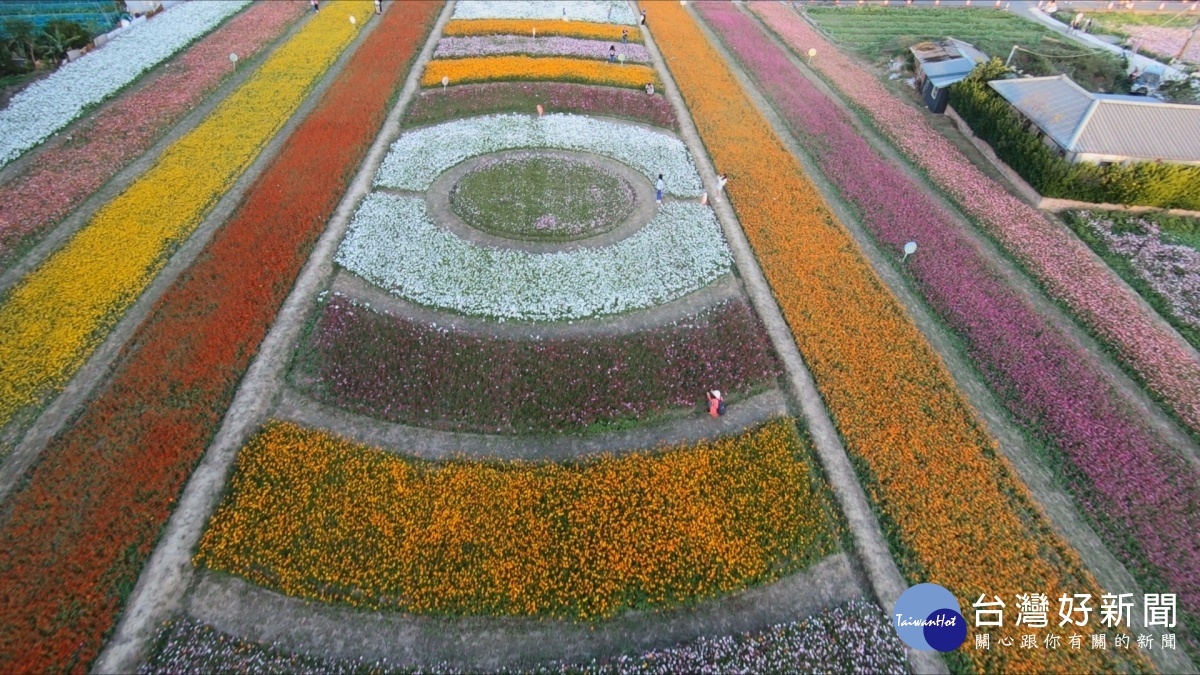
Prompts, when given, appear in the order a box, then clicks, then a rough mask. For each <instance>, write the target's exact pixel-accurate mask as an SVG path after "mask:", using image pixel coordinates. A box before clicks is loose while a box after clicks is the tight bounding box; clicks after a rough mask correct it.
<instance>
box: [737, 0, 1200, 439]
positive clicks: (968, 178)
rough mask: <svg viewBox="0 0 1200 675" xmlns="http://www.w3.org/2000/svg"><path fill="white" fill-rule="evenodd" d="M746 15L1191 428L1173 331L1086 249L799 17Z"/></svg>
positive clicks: (1197, 394)
mask: <svg viewBox="0 0 1200 675" xmlns="http://www.w3.org/2000/svg"><path fill="white" fill-rule="evenodd" d="M751 7H753V9H754V11H755V12H756V13H758V15H759V16H761V17H762V19H763V20H764V21H765V22H766V24H767V25H768V26H770V27H771V29H772V30H774V31H775V32H776V33H777V34H778V35H780V36H781V37H782V38H783V39H784V41H786V42H787V43H788V44H790V45H791V46H792V47H793V48H795V49H797V50H798V51H800V52H802V53H804V52H807V51H808V49H809V48H816V50H817V52H818V54H820V58H816V59H813V60H812V66H813V67H814V68H816V69H818V70H819V71H820V72H821V73H822V74H823V75H824V76H825V77H827V78H828V79H829V80H830V81H831V82H832V83H833V84H834V85H835V86H836V87H837V88H838V89H839V90H841V92H842V93H843V94H844V95H845V96H846V97H847V98H848V99H849V100H850V101H851V102H852V103H853V104H854V105H856V106H858V107H859V108H860V109H861V110H863V111H864V112H866V113H867V114H868V115H869V116H870V117H871V119H873V120H874V121H875V124H876V126H877V127H878V128H879V129H880V130H881V131H882V132H883V133H884V134H886V135H887V136H888V137H889V138H890V139H891V140H892V141H893V142H894V143H895V144H896V146H897V147H898V148H899V149H900V150H901V151H902V152H903V153H904V154H905V155H907V156H908V157H909V158H910V159H911V160H912V161H914V162H916V164H917V165H918V166H920V167H921V168H922V169H924V170H925V172H926V173H928V175H929V177H930V178H931V179H932V180H933V181H934V182H935V183H936V184H937V185H938V186H939V187H941V188H942V189H943V190H945V191H946V192H947V193H949V195H950V196H951V197H952V198H954V200H955V201H957V202H958V205H959V206H960V207H961V208H962V209H963V210H964V211H966V212H967V213H968V214H970V215H971V216H972V217H974V218H975V219H977V220H978V221H979V223H980V224H982V225H983V226H984V227H986V228H987V230H988V231H989V232H990V233H991V234H992V235H993V236H994V237H996V239H997V240H998V241H999V242H1000V243H1001V244H1002V245H1003V246H1004V247H1005V248H1006V249H1007V250H1008V251H1009V252H1010V253H1011V254H1012V255H1014V256H1016V257H1017V258H1018V259H1019V260H1021V262H1023V263H1024V264H1025V265H1026V267H1027V268H1028V269H1029V270H1030V271H1031V272H1032V273H1033V274H1034V275H1035V276H1036V277H1037V278H1038V279H1039V280H1040V281H1041V282H1042V283H1043V284H1044V285H1045V287H1046V289H1047V290H1048V291H1049V292H1050V293H1051V294H1052V295H1053V296H1054V297H1056V298H1058V299H1060V300H1062V301H1063V302H1065V303H1066V304H1067V306H1068V307H1070V308H1071V309H1072V310H1073V311H1074V312H1075V313H1076V314H1077V315H1078V316H1079V317H1080V318H1081V319H1082V320H1083V321H1085V322H1086V323H1087V324H1088V325H1089V326H1090V327H1091V328H1092V330H1094V331H1095V332H1096V333H1097V335H1099V336H1100V338H1101V339H1103V340H1104V341H1105V342H1107V343H1108V344H1109V345H1111V346H1112V347H1113V348H1115V349H1116V350H1117V352H1118V353H1119V354H1120V358H1121V359H1122V360H1123V361H1124V362H1125V363H1126V364H1127V365H1128V366H1129V367H1130V368H1132V369H1133V370H1134V371H1135V372H1136V373H1137V374H1138V375H1139V376H1140V377H1141V378H1142V380H1143V381H1144V382H1145V384H1146V386H1147V387H1148V388H1149V389H1150V390H1151V391H1152V392H1153V393H1154V394H1156V395H1157V396H1158V397H1159V398H1160V399H1162V400H1163V401H1164V402H1165V403H1166V405H1167V406H1168V407H1169V408H1170V409H1171V410H1172V411H1174V412H1175V414H1177V415H1178V416H1179V417H1180V418H1181V419H1182V420H1183V421H1184V422H1185V423H1186V424H1187V425H1188V426H1189V427H1191V429H1192V430H1193V431H1196V432H1200V361H1198V360H1197V359H1196V356H1195V354H1194V353H1193V352H1192V351H1191V350H1189V349H1188V347H1187V346H1186V345H1185V344H1184V343H1183V341H1182V340H1181V339H1180V338H1179V337H1178V336H1177V335H1176V334H1175V332H1174V331H1173V330H1172V329H1171V328H1170V327H1169V326H1167V325H1166V324H1165V323H1164V322H1162V321H1161V320H1159V319H1158V318H1157V317H1156V316H1155V315H1154V314H1153V312H1152V310H1150V309H1148V308H1147V307H1145V306H1144V304H1143V303H1142V301H1141V300H1140V298H1139V297H1138V296H1137V294H1136V293H1135V292H1134V291H1132V290H1130V289H1129V288H1128V287H1127V286H1125V285H1124V284H1123V283H1122V282H1121V281H1120V280H1119V279H1118V277H1117V276H1116V275H1115V274H1114V273H1113V272H1112V270H1110V269H1108V267H1107V266H1106V265H1104V263H1103V262H1101V261H1100V260H1098V259H1096V257H1095V256H1094V255H1092V253H1091V251H1090V250H1089V249H1088V248H1087V245H1086V244H1084V243H1083V242H1081V241H1080V240H1079V239H1077V238H1076V237H1075V236H1074V235H1073V234H1071V233H1070V232H1069V231H1068V230H1067V229H1066V228H1065V227H1064V226H1063V225H1062V224H1060V223H1058V222H1057V221H1054V220H1051V219H1049V218H1047V217H1045V216H1044V215H1043V214H1042V213H1041V212H1040V211H1038V210H1037V209H1035V208H1033V207H1032V206H1029V205H1028V204H1026V203H1024V202H1022V201H1021V200H1019V199H1017V198H1016V197H1013V196H1012V195H1010V194H1009V193H1008V192H1005V190H1004V188H1002V187H1001V186H1000V185H998V184H996V183H995V182H994V181H993V180H992V179H991V178H989V177H988V176H987V175H986V174H984V173H983V172H982V171H981V170H980V169H979V168H977V167H976V166H975V165H974V164H972V163H971V161H970V160H968V159H967V158H966V157H965V156H964V155H963V154H962V153H961V152H960V151H959V150H958V149H957V148H955V147H954V145H953V144H951V143H950V142H949V141H948V140H946V138H945V137H943V136H942V135H941V134H940V133H938V132H937V131H935V130H934V129H933V128H932V127H931V126H930V125H929V124H928V123H927V122H926V121H925V119H924V117H922V115H921V114H920V113H919V112H918V111H916V110H914V109H913V108H912V107H911V106H909V105H905V104H904V103H902V102H900V101H898V100H897V99H896V97H894V96H892V94H891V93H889V92H888V90H887V89H886V88H885V87H884V86H883V84H882V83H880V82H879V81H878V80H877V79H876V78H875V76H874V75H872V74H871V73H869V72H867V71H866V70H864V69H863V68H861V67H859V66H858V65H856V64H855V63H854V62H853V61H851V60H850V59H849V58H847V57H846V56H844V55H842V54H841V53H839V52H838V50H837V49H836V48H835V47H833V45H831V44H829V43H828V42H826V41H825V40H824V39H822V38H821V37H820V36H819V35H817V33H816V32H815V31H814V30H813V29H812V28H811V27H809V26H808V25H807V24H805V23H804V22H803V21H802V20H801V19H800V17H799V16H797V15H796V14H795V13H793V12H791V11H790V10H788V9H787V8H786V7H785V6H783V5H779V4H776V3H753V4H752V5H751Z"/></svg>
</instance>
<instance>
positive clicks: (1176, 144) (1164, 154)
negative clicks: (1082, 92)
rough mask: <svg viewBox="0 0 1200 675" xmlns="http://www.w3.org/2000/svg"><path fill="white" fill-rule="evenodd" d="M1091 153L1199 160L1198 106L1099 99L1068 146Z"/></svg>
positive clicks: (1199, 121)
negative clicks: (1071, 145)
mask: <svg viewBox="0 0 1200 675" xmlns="http://www.w3.org/2000/svg"><path fill="white" fill-rule="evenodd" d="M1068 149H1070V150H1073V151H1075V152H1082V153H1088V154H1092V155H1118V156H1121V157H1132V158H1137V159H1162V160H1164V161H1176V162H1200V106H1197V105H1184V104H1176V103H1162V102H1154V103H1151V102H1149V101H1145V102H1136V103H1135V102H1132V101H1121V100H1106V99H1100V100H1098V101H1096V109H1095V110H1094V111H1093V112H1092V114H1091V115H1090V116H1089V117H1088V119H1087V120H1086V122H1085V123H1084V125H1083V129H1082V130H1081V133H1080V134H1079V136H1078V138H1076V140H1075V145H1074V147H1072V148H1068Z"/></svg>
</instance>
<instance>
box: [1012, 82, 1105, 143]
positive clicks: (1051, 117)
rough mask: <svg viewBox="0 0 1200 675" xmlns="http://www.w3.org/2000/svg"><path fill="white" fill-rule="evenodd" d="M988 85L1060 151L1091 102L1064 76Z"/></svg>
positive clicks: (1084, 90)
mask: <svg viewBox="0 0 1200 675" xmlns="http://www.w3.org/2000/svg"><path fill="white" fill-rule="evenodd" d="M988 84H989V85H990V86H991V87H992V89H995V90H996V91H997V92H998V93H999V94H1000V95H1001V96H1003V97H1004V99H1005V100H1007V101H1008V102H1009V103H1011V104H1012V105H1013V107H1014V108H1016V109H1017V110H1020V111H1021V114H1023V115H1025V116H1026V117H1028V118H1029V119H1031V120H1033V123H1034V124H1036V125H1038V128H1039V129H1041V130H1042V131H1044V132H1046V135H1048V136H1049V137H1050V138H1053V139H1054V142H1056V143H1058V144H1059V145H1061V146H1063V147H1064V148H1065V147H1067V144H1068V143H1070V142H1071V137H1072V136H1074V135H1075V130H1076V129H1077V128H1079V123H1080V122H1081V121H1082V120H1083V116H1084V115H1085V114H1087V111H1088V107H1090V106H1091V105H1092V101H1093V100H1095V99H1093V98H1092V95H1091V94H1089V93H1088V91H1087V90H1086V89H1084V88H1083V87H1080V86H1079V85H1077V84H1075V83H1074V82H1072V81H1071V80H1070V78H1068V77H1067V76H1066V75H1055V76H1053V77H1027V78H1021V79H1015V80H993V81H991V82H988Z"/></svg>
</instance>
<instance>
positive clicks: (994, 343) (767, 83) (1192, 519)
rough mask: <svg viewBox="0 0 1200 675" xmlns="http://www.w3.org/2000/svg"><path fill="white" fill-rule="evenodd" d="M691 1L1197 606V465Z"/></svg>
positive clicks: (797, 81)
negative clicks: (908, 246) (910, 249)
mask: <svg viewBox="0 0 1200 675" xmlns="http://www.w3.org/2000/svg"><path fill="white" fill-rule="evenodd" d="M697 6H698V7H699V8H700V10H699V11H700V12H701V13H702V14H703V15H704V17H705V18H706V19H707V20H708V21H709V24H710V25H711V26H712V27H713V28H714V30H715V31H716V32H717V33H718V34H719V35H720V36H721V38H722V39H723V40H725V41H726V42H727V43H728V44H729V45H730V47H731V48H732V50H733V51H734V53H735V54H736V55H737V57H738V58H739V59H740V60H742V62H743V63H744V64H745V65H746V68H747V70H748V71H749V72H750V73H751V75H752V76H753V77H754V78H755V79H756V80H757V81H758V82H759V83H760V85H761V86H762V88H763V90H764V92H765V93H766V94H767V96H768V98H769V99H770V100H772V102H774V104H775V105H776V106H777V107H778V108H779V109H780V112H781V113H782V115H783V117H784V119H786V120H787V122H788V124H790V125H791V126H792V127H793V128H794V129H795V130H796V131H797V132H798V133H797V134H796V136H797V140H798V141H799V143H800V144H801V145H802V146H803V147H804V148H805V149H806V150H807V151H808V152H809V153H810V154H811V155H812V156H813V157H814V158H815V160H816V162H817V164H818V166H820V167H821V169H822V171H823V172H824V173H825V175H827V176H828V177H829V179H830V181H831V182H833V184H834V185H835V186H837V188H838V190H840V191H841V193H842V196H843V197H844V198H845V199H846V200H848V201H849V202H850V203H851V204H852V205H854V207H855V208H856V209H857V210H858V212H859V213H860V214H861V217H862V223H863V225H864V226H865V227H866V228H867V229H868V230H869V231H870V232H871V233H872V234H873V235H874V236H875V237H876V238H878V239H879V240H880V241H881V242H882V243H883V244H884V245H885V246H886V247H887V248H888V249H890V250H891V251H892V252H893V253H895V254H897V255H899V254H900V253H901V252H902V250H903V248H904V245H905V242H908V241H911V240H913V239H918V240H920V242H921V245H922V247H923V249H922V250H923V251H925V252H926V253H925V254H924V255H917V256H914V257H912V258H911V259H909V260H908V261H907V263H906V269H907V270H908V271H909V273H910V274H912V275H913V276H914V277H915V278H916V280H917V288H918V290H919V292H920V293H921V294H922V295H923V296H924V297H925V298H926V300H927V301H928V302H929V303H930V304H931V305H932V306H933V308H934V309H935V310H936V311H937V312H938V314H939V315H940V316H941V317H942V318H943V319H944V320H945V321H946V322H947V323H948V324H949V325H950V327H951V328H953V329H954V330H955V332H956V333H957V334H958V335H960V336H961V337H962V338H963V340H964V341H965V343H966V346H967V349H968V352H969V354H970V356H971V357H972V359H973V360H974V361H975V362H976V364H977V365H978V366H979V368H980V370H981V371H982V372H983V375H984V377H985V378H986V379H987V381H988V383H989V385H991V387H992V388H993V389H994V390H995V391H997V392H998V393H999V394H1000V396H999V398H1000V399H1001V400H1002V401H1003V402H1004V403H1005V404H1006V406H1007V407H1008V409H1009V411H1010V412H1011V413H1012V414H1013V416H1014V417H1015V418H1016V419H1017V421H1018V422H1020V423H1021V424H1022V425H1024V426H1025V427H1026V428H1027V429H1029V430H1030V431H1031V432H1032V433H1035V434H1039V435H1041V437H1042V438H1043V439H1044V440H1046V441H1048V442H1049V443H1050V445H1051V446H1052V447H1053V448H1054V449H1055V451H1056V452H1058V453H1061V455H1060V457H1058V458H1057V462H1062V463H1066V464H1068V465H1072V466H1069V467H1068V468H1067V469H1065V470H1064V469H1063V468H1062V467H1061V466H1059V467H1055V469H1056V471H1057V472H1058V473H1059V475H1060V476H1062V482H1063V483H1065V484H1068V485H1069V488H1070V490H1071V491H1072V492H1073V493H1074V494H1075V496H1076V498H1077V500H1078V501H1079V502H1080V504H1081V510H1082V511H1083V512H1084V513H1085V514H1086V515H1087V516H1088V517H1089V520H1090V521H1091V522H1092V523H1094V524H1095V526H1096V529H1097V530H1098V531H1099V532H1100V534H1101V536H1103V537H1104V539H1105V542H1106V543H1107V544H1108V545H1109V546H1110V547H1112V548H1113V550H1114V552H1117V553H1119V554H1120V555H1122V557H1124V558H1125V561H1126V564H1128V565H1129V566H1130V567H1131V568H1133V569H1139V568H1141V567H1143V566H1144V565H1145V562H1144V561H1145V560H1146V559H1148V560H1149V562H1150V563H1151V564H1152V565H1153V566H1154V567H1155V568H1157V570H1158V573H1159V574H1160V575H1161V577H1162V580H1161V581H1158V580H1153V581H1157V582H1158V583H1164V584H1165V588H1164V589H1163V590H1164V591H1166V592H1173V593H1178V594H1179V598H1180V601H1181V604H1182V605H1183V606H1184V607H1185V608H1187V610H1188V611H1190V612H1193V613H1195V612H1197V610H1198V609H1200V481H1198V480H1197V475H1196V472H1195V471H1194V470H1193V468H1192V467H1190V466H1188V464H1187V462H1186V460H1184V459H1182V458H1180V457H1179V456H1178V455H1177V454H1176V451H1175V449H1174V448H1171V447H1170V446H1168V445H1166V444H1165V443H1163V442H1162V441H1161V440H1159V438H1157V437H1156V435H1155V434H1154V432H1153V431H1152V430H1151V429H1150V428H1149V427H1147V426H1146V425H1145V424H1144V423H1143V422H1142V420H1141V419H1140V418H1139V417H1137V416H1136V414H1135V413H1134V412H1133V411H1132V410H1131V409H1130V408H1129V406H1128V404H1126V403H1125V401H1124V399H1123V398H1122V395H1121V394H1120V392H1118V391H1117V390H1116V389H1115V387H1114V386H1113V385H1112V384H1111V382H1110V381H1109V380H1108V379H1107V378H1106V377H1105V376H1104V375H1103V374H1102V373H1101V371H1100V369H1099V367H1098V366H1097V365H1096V363H1095V361H1094V360H1093V359H1092V358H1091V357H1089V356H1088V355H1087V353H1086V352H1083V351H1082V350H1079V349H1078V348H1076V347H1075V346H1074V343H1073V342H1072V341H1071V339H1070V338H1068V337H1067V336H1066V335H1064V334H1062V333H1061V332H1060V331H1058V330H1056V329H1055V327H1054V326H1053V324H1051V323H1050V322H1049V321H1048V320H1047V319H1046V318H1045V317H1043V316H1042V315H1040V314H1038V313H1037V311H1036V310H1035V309H1034V308H1033V306H1032V305H1031V304H1030V303H1029V302H1028V301H1027V300H1025V298H1024V297H1023V296H1022V295H1021V294H1020V293H1019V292H1017V291H1015V290H1013V289H1012V288H1011V287H1009V286H1007V285H1006V284H1005V283H1004V282H1003V281H1002V280H1001V279H1000V274H999V273H998V272H997V271H996V270H995V268H994V267H993V266H992V265H991V264H990V263H989V262H988V260H987V259H986V258H985V256H984V255H983V254H982V253H981V252H980V251H979V250H978V249H977V248H976V247H975V246H974V245H973V242H972V241H971V239H970V237H969V236H968V235H967V234H966V233H964V232H962V230H961V229H960V227H959V226H958V225H957V224H956V223H954V222H953V221H952V220H951V219H950V217H949V216H948V215H947V214H946V213H945V212H944V211H943V210H942V209H940V208H938V206H937V203H936V202H935V201H934V200H933V199H932V198H931V197H929V196H927V195H926V194H925V193H924V192H923V191H922V188H921V186H920V185H917V184H915V181H913V180H911V179H909V178H908V177H907V176H906V175H905V174H904V172H903V171H902V170H901V169H900V168H899V167H898V166H896V165H895V164H893V163H891V162H889V161H887V160H886V159H884V158H883V157H881V156H880V155H879V154H878V153H876V152H875V151H874V150H873V149H872V148H871V147H870V145H869V144H868V143H867V141H866V140H865V139H864V138H863V137H862V135H861V134H859V133H858V130H857V129H855V127H854V123H853V122H852V121H851V119H850V118H849V115H848V114H847V113H845V112H844V111H841V110H839V109H838V106H837V104H836V103H834V102H833V101H832V100H830V99H829V97H827V96H825V95H824V94H822V93H821V92H820V91H819V90H818V89H817V88H816V87H815V86H814V85H813V84H812V83H811V82H809V81H808V80H807V79H806V78H805V77H804V76H803V75H802V74H800V72H799V71H797V70H796V69H795V68H794V67H792V66H791V64H790V63H789V61H788V58H787V54H786V53H785V52H784V51H783V49H782V48H780V47H777V46H775V45H774V44H772V43H771V42H770V38H769V37H768V36H767V35H766V34H765V33H763V32H762V31H760V30H759V29H758V28H757V27H756V26H755V24H754V21H753V19H751V18H750V17H748V16H747V15H746V14H744V13H743V12H741V11H738V10H737V9H735V8H733V7H730V6H725V5H714V4H710V3H701V4H699V5H697ZM1084 478H1086V480H1083V479H1084ZM1130 533H1134V534H1136V537H1135V539H1136V541H1135V542H1131V541H1130ZM1144 585H1146V586H1147V588H1156V586H1157V584H1155V583H1153V582H1152V583H1144Z"/></svg>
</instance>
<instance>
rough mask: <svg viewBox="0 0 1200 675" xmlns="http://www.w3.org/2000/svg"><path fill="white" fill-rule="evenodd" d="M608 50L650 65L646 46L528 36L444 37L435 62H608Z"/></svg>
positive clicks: (434, 55)
mask: <svg viewBox="0 0 1200 675" xmlns="http://www.w3.org/2000/svg"><path fill="white" fill-rule="evenodd" d="M609 47H616V48H617V54H618V55H620V54H624V55H625V62H626V63H650V52H649V51H647V50H646V47H645V46H644V45H639V44H634V43H627V44H622V43H620V42H606V41H604V40H581V39H579V38H571V37H540V38H535V37H532V36H526V35H481V36H478V37H444V38H442V39H441V40H438V43H437V49H435V50H434V52H433V58H435V59H459V58H464V57H471V56H496V55H500V54H528V55H529V56H574V57H577V58H581V59H600V60H608V48H609Z"/></svg>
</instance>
